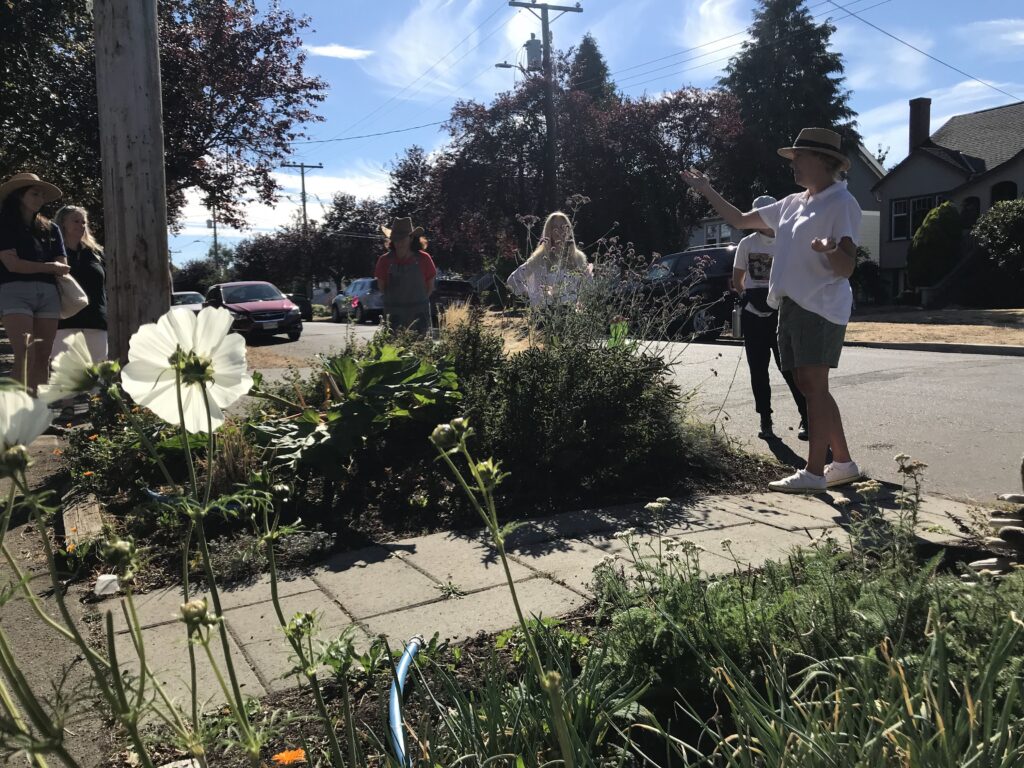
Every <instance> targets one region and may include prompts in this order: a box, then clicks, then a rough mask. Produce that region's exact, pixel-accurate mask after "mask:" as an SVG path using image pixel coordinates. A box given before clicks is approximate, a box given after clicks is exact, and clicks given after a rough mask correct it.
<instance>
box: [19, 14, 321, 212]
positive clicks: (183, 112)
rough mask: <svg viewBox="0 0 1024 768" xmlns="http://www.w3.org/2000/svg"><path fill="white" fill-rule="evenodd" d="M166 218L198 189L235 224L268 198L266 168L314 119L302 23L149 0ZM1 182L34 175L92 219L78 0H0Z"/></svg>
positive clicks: (87, 32)
mask: <svg viewBox="0 0 1024 768" xmlns="http://www.w3.org/2000/svg"><path fill="white" fill-rule="evenodd" d="M158 13H159V18H160V64H161V70H162V71H161V76H162V88H163V93H162V95H163V118H164V141H165V149H166V173H167V190H168V216H169V219H170V220H171V221H172V222H173V221H174V220H175V218H176V217H177V216H179V215H180V212H181V209H182V206H183V204H184V200H185V192H186V191H187V190H189V189H198V190H199V191H200V192H201V193H202V195H203V198H204V200H205V202H206V204H207V205H208V206H209V207H211V208H212V207H214V206H216V208H217V210H218V218H219V219H220V220H221V221H223V222H225V223H228V224H234V225H241V224H243V223H244V222H243V220H242V212H241V209H242V204H243V203H244V202H245V200H246V199H247V198H248V197H254V198H256V199H258V200H261V201H264V202H272V201H273V200H274V197H275V193H276V191H277V185H276V183H275V182H274V179H273V176H272V175H271V173H272V171H273V170H274V169H275V168H276V167H277V166H278V165H279V164H280V162H281V160H282V159H284V158H285V157H286V156H287V154H288V152H289V146H290V145H289V142H292V141H294V140H296V139H298V138H301V136H302V133H301V130H300V126H301V125H302V124H304V123H309V122H312V121H315V120H318V119H319V117H318V116H317V115H316V114H315V113H314V111H313V110H314V108H315V106H316V104H317V103H318V102H320V101H321V100H322V99H323V97H324V91H325V88H326V84H325V83H324V82H323V81H322V80H320V79H318V78H315V77H310V76H309V75H307V74H306V73H305V71H304V65H305V55H304V53H303V49H302V42H301V40H300V38H299V34H300V32H301V31H302V30H303V29H305V28H306V27H308V25H309V20H308V19H307V18H305V17H298V16H296V15H295V14H293V13H291V12H290V11H284V10H282V9H280V8H279V7H278V6H277V4H276V3H273V4H271V5H270V6H269V7H268V8H267V9H266V10H265V11H262V12H261V11H260V10H259V9H258V8H257V6H256V3H255V2H254V0H159V1H158ZM0 88H2V93H3V95H2V98H3V109H2V110H0V175H2V176H8V175H10V174H12V173H16V172H18V171H24V170H32V171H36V172H37V173H39V174H40V175H45V176H47V177H48V178H50V179H52V180H53V181H54V182H55V183H57V184H58V185H60V186H61V187H62V188H63V189H64V191H65V200H66V201H69V202H75V203H78V204H82V205H85V206H86V207H88V208H89V209H90V210H91V211H92V213H93V218H94V220H96V221H102V210H101V209H102V193H101V189H100V160H99V129H98V117H97V112H96V84H95V51H94V47H93V35H92V17H91V15H90V13H89V11H88V8H87V3H86V0H32V2H17V3H8V2H0Z"/></svg>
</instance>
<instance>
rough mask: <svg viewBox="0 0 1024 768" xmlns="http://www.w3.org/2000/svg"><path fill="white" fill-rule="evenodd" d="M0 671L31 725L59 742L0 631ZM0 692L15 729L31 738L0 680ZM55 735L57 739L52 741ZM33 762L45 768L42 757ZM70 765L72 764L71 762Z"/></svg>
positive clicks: (40, 767)
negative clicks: (8, 682) (9, 684)
mask: <svg viewBox="0 0 1024 768" xmlns="http://www.w3.org/2000/svg"><path fill="white" fill-rule="evenodd" d="M0 671H2V672H3V676H4V677H6V678H7V679H8V680H9V681H10V683H11V686H12V687H13V688H14V693H15V696H17V698H18V701H19V702H21V706H22V709H23V710H24V712H25V714H26V715H27V716H28V718H29V719H30V720H31V721H32V723H33V725H35V727H36V728H37V729H38V730H39V731H40V732H41V733H43V734H45V735H46V737H47V739H48V740H49V741H59V738H60V734H53V733H52V730H53V728H52V722H51V720H50V718H49V716H48V715H47V714H46V712H45V711H44V710H43V707H42V705H41V704H40V703H39V700H38V699H37V698H36V696H35V693H33V691H32V689H31V688H30V687H29V685H28V682H27V681H26V680H25V678H24V676H23V675H22V674H21V670H20V669H19V668H18V665H17V663H16V662H15V661H14V655H13V654H12V653H11V648H10V645H9V644H8V642H7V634H6V633H5V632H4V631H3V629H0ZM0 690H2V693H3V696H2V699H3V704H4V708H5V709H6V710H7V712H8V713H9V717H10V718H11V720H12V722H14V724H15V725H16V727H17V728H18V729H19V730H20V731H21V732H22V734H23V735H25V736H26V737H29V738H31V735H32V734H31V731H30V730H29V729H28V726H27V725H26V724H25V722H24V720H23V719H22V718H21V715H20V713H19V711H18V708H17V706H15V704H14V702H13V701H12V700H11V698H10V693H9V692H8V690H7V688H6V687H5V686H3V684H2V679H0ZM55 735H56V737H57V739H54V736H55ZM32 757H33V762H34V763H35V765H36V766H38V767H39V768H46V766H47V763H46V760H45V758H43V756H42V755H38V754H33V755H32ZM72 764H74V763H73V762H72Z"/></svg>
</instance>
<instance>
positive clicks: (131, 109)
mask: <svg viewBox="0 0 1024 768" xmlns="http://www.w3.org/2000/svg"><path fill="white" fill-rule="evenodd" d="M93 16H94V25H95V33H96V96H97V103H98V108H99V124H100V147H101V153H102V158H103V215H104V222H105V233H106V253H107V317H108V325H109V329H110V357H111V359H120V360H121V361H122V362H123V361H125V360H127V358H128V340H129V338H131V335H132V334H133V333H135V331H137V330H138V328H139V326H140V325H143V324H145V323H151V322H153V321H154V320H156V319H157V318H158V317H160V315H162V314H163V313H164V312H166V311H167V310H168V308H169V307H170V296H171V271H170V260H169V255H168V251H167V190H166V184H165V179H164V131H163V123H162V106H161V96H160V55H159V47H158V41H157V16H156V0H95V3H94V5H93Z"/></svg>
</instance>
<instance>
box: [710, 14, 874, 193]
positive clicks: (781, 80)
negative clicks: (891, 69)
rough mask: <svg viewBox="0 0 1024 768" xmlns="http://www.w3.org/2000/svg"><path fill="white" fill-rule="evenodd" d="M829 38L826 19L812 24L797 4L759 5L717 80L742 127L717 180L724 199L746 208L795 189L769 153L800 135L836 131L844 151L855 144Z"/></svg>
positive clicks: (840, 71)
mask: <svg viewBox="0 0 1024 768" xmlns="http://www.w3.org/2000/svg"><path fill="white" fill-rule="evenodd" d="M835 31H836V28H835V26H834V25H833V24H832V23H830V22H829V21H828V20H825V21H824V22H822V23H818V22H816V21H815V19H814V17H813V16H812V15H811V11H810V9H809V7H808V6H807V4H805V3H804V2H803V0H759V2H758V4H757V7H756V8H755V10H754V21H753V23H752V24H751V26H750V28H749V30H748V35H749V38H748V39H747V41H746V42H744V43H743V47H742V49H741V50H740V52H739V53H738V54H736V55H735V56H734V57H733V58H732V59H731V60H730V61H729V66H728V67H727V69H726V72H727V75H726V76H725V77H724V78H722V80H721V85H722V86H724V87H725V88H726V89H727V90H728V91H729V93H731V94H732V95H733V96H735V97H736V98H737V99H738V100H739V103H740V112H741V116H742V117H741V119H742V128H743V134H742V137H741V139H740V141H739V143H738V146H737V147H736V148H735V150H734V151H733V152H732V153H730V157H729V170H728V172H727V173H726V174H725V178H723V179H722V181H721V183H722V187H723V189H725V190H726V191H727V192H729V193H730V194H733V195H737V196H738V197H739V198H740V199H742V200H744V201H746V200H749V199H750V198H751V196H754V195H760V194H764V192H765V191H766V190H767V191H770V192H771V193H772V194H773V195H776V196H778V197H780V198H781V197H782V196H783V195H785V194H787V193H788V192H789V191H791V190H795V189H796V187H795V186H794V184H793V176H792V174H791V173H790V171H789V167H788V165H787V163H786V162H785V161H783V160H782V159H780V158H779V157H778V156H777V155H776V154H775V151H774V149H775V147H781V146H785V145H787V144H788V143H789V142H791V141H793V140H794V139H795V138H796V136H797V134H798V133H799V132H800V129H801V128H806V127H808V126H819V127H822V128H832V129H834V130H837V131H838V132H839V133H840V134H842V136H843V139H844V144H846V147H847V151H849V150H850V149H852V146H853V143H854V142H856V141H857V140H859V136H858V134H857V131H856V128H855V123H854V119H855V117H856V115H855V114H854V112H853V110H852V109H851V108H850V103H849V99H850V92H849V91H847V90H845V89H844V83H843V81H844V77H843V57H842V54H840V53H837V52H836V51H835V49H834V47H833V45H832V35H833V34H834V33H835Z"/></svg>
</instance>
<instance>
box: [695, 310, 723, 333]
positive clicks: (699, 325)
mask: <svg viewBox="0 0 1024 768" xmlns="http://www.w3.org/2000/svg"><path fill="white" fill-rule="evenodd" d="M691 327H692V329H693V340H694V341H698V342H703V341H714V340H715V339H717V338H718V336H719V335H720V334H721V332H722V324H721V322H720V321H719V319H718V317H717V316H716V315H715V313H714V312H713V311H712V309H711V307H702V308H700V309H698V310H697V312H696V313H694V315H693V320H692V323H691Z"/></svg>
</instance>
